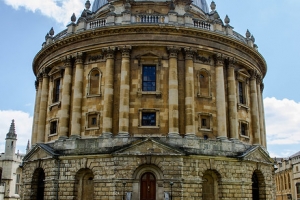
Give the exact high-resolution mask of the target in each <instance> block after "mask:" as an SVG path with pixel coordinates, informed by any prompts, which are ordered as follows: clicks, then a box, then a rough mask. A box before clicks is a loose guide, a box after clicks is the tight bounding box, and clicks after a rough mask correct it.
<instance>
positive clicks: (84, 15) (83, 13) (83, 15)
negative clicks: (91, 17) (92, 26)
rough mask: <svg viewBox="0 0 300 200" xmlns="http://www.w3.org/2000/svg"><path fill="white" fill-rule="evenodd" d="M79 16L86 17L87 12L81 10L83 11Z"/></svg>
mask: <svg viewBox="0 0 300 200" xmlns="http://www.w3.org/2000/svg"><path fill="white" fill-rule="evenodd" d="M81 17H84V18H86V17H87V12H86V10H83V11H82V13H81Z"/></svg>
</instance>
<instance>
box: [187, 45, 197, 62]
mask: <svg viewBox="0 0 300 200" xmlns="http://www.w3.org/2000/svg"><path fill="white" fill-rule="evenodd" d="M184 52H185V59H186V60H193V58H194V54H195V53H196V50H195V49H193V48H191V47H185V48H184Z"/></svg>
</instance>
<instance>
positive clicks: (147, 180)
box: [141, 172, 156, 200]
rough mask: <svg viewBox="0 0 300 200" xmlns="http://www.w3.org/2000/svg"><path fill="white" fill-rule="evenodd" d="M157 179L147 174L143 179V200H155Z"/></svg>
mask: <svg viewBox="0 0 300 200" xmlns="http://www.w3.org/2000/svg"><path fill="white" fill-rule="evenodd" d="M155 197H156V179H155V176H154V175H153V174H152V173H150V172H146V173H144V174H143V175H142V177H141V200H155Z"/></svg>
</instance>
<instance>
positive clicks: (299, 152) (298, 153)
mask: <svg viewBox="0 0 300 200" xmlns="http://www.w3.org/2000/svg"><path fill="white" fill-rule="evenodd" d="M297 156H300V151H298V152H297V153H295V154H293V155H291V156H290V158H293V157H297Z"/></svg>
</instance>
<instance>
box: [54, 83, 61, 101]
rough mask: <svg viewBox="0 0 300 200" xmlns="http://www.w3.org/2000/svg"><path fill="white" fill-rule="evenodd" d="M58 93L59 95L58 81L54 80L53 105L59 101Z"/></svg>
mask: <svg viewBox="0 0 300 200" xmlns="http://www.w3.org/2000/svg"><path fill="white" fill-rule="evenodd" d="M59 93H60V79H59V78H58V79H55V80H54V87H53V103H55V102H58V101H59Z"/></svg>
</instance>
